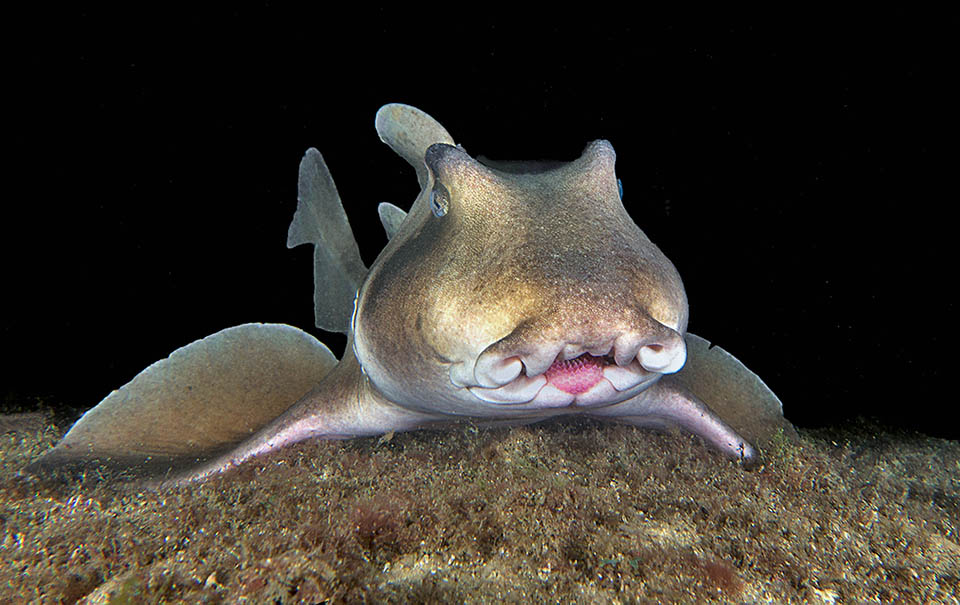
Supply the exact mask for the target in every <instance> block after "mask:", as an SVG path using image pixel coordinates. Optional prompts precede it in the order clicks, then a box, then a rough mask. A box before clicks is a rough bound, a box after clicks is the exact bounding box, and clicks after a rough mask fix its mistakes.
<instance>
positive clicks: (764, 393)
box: [671, 333, 797, 448]
mask: <svg viewBox="0 0 960 605" xmlns="http://www.w3.org/2000/svg"><path fill="white" fill-rule="evenodd" d="M685 340H686V345H687V361H686V364H685V365H684V367H683V369H682V370H680V371H679V372H677V373H676V374H673V375H672V376H671V380H672V381H674V382H676V383H679V384H680V385H682V386H683V387H685V388H686V389H688V390H689V391H690V392H692V393H693V394H694V395H696V396H697V397H698V398H700V399H701V400H702V401H704V402H705V403H706V404H707V405H708V406H709V407H710V409H711V410H712V411H713V412H714V413H716V415H717V416H719V417H720V418H721V419H722V420H723V421H724V422H725V423H726V424H728V425H729V426H730V427H732V428H733V429H734V430H736V431H737V432H738V433H739V434H740V435H741V436H743V437H744V438H745V439H747V440H748V441H750V442H751V443H753V444H755V445H758V446H760V447H761V448H762V447H764V446H765V445H766V444H767V442H768V441H769V440H770V438H771V437H773V436H774V435H776V434H777V433H782V434H783V435H784V436H786V437H791V438H796V437H797V431H796V429H795V428H794V427H793V425H792V424H791V423H790V421H789V420H787V419H786V418H785V417H784V416H783V404H782V403H781V402H780V399H779V398H778V397H777V396H776V395H775V394H774V393H773V391H772V390H770V388H769V387H768V386H767V385H766V384H764V382H763V381H762V380H761V379H760V377H759V376H757V375H756V374H754V373H753V372H752V371H750V370H749V369H748V368H747V367H746V366H745V365H743V363H741V362H740V361H739V360H738V359H737V358H736V357H734V356H733V355H731V354H730V353H728V352H727V351H725V350H723V349H722V348H720V347H718V346H716V345H711V344H710V341H708V340H705V339H703V338H700V337H699V336H697V335H696V334H690V333H688V334H687V335H686V338H685Z"/></svg>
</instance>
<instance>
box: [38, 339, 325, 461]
mask: <svg viewBox="0 0 960 605" xmlns="http://www.w3.org/2000/svg"><path fill="white" fill-rule="evenodd" d="M336 363H337V361H336V359H335V358H334V356H333V354H332V353H331V352H330V350H329V349H328V348H327V347H326V346H324V345H323V344H322V343H320V342H319V341H317V340H316V339H315V338H313V337H312V336H310V335H309V334H307V333H306V332H303V331H302V330H299V329H297V328H294V327H291V326H287V325H280V324H244V325H240V326H235V327H232V328H227V329H226V330H222V331H220V332H217V333H216V334H212V335H210V336H207V337H206V338H204V339H202V340H198V341H196V342H194V343H191V344H189V345H187V346H185V347H182V348H180V349H177V350H176V351H174V352H173V353H172V354H171V355H170V356H169V357H167V358H166V359H163V360H160V361H158V362H156V363H154V364H153V365H151V366H149V367H148V368H146V369H145V370H143V371H142V372H140V374H138V375H137V376H136V377H135V378H134V379H133V380H131V381H130V382H129V383H127V384H126V385H124V386H123V387H121V388H120V389H119V390H117V391H114V392H113V393H111V394H110V395H108V396H107V397H106V398H105V399H104V400H103V401H101V402H100V403H99V404H98V405H97V406H96V407H94V408H93V409H91V410H90V411H88V412H87V413H86V414H84V415H83V416H82V417H81V418H80V420H78V421H77V423H76V424H74V425H73V427H72V428H71V429H70V431H69V432H68V433H67V434H66V435H65V436H64V438H63V439H62V440H61V441H60V443H59V444H57V446H56V447H55V448H53V449H52V450H50V451H49V452H47V453H46V454H45V455H44V456H42V457H41V458H39V459H38V460H37V461H35V462H34V463H33V464H31V465H30V466H29V467H27V471H34V472H35V471H38V470H43V469H45V468H58V467H62V466H81V467H83V466H86V465H89V464H97V465H101V466H106V467H115V468H124V469H127V468H131V469H134V470H135V471H136V470H139V471H142V472H143V473H147V474H149V473H163V472H166V471H167V470H169V469H170V468H176V467H180V466H184V465H190V464H195V463H196V462H197V461H198V460H204V459H207V458H210V457H212V456H215V455H217V454H219V453H222V452H223V451H225V450H227V449H229V448H231V447H233V446H235V445H236V444H237V443H240V442H241V441H243V440H244V439H246V438H247V437H249V436H250V435H251V434H253V433H254V432H255V431H257V430H259V429H261V428H262V427H263V426H265V425H267V424H269V423H270V422H271V421H273V420H274V419H276V418H277V417H278V416H280V415H281V414H282V413H283V412H284V411H285V410H287V409H288V408H289V407H290V406H292V405H293V404H294V403H295V402H297V401H298V400H299V399H300V398H301V397H302V396H303V395H304V393H307V392H308V391H310V390H311V389H312V388H313V387H314V386H315V385H316V384H318V383H319V382H320V381H321V379H323V378H324V376H326V375H327V374H328V373H329V372H330V370H331V369H333V367H334V366H335V365H336Z"/></svg>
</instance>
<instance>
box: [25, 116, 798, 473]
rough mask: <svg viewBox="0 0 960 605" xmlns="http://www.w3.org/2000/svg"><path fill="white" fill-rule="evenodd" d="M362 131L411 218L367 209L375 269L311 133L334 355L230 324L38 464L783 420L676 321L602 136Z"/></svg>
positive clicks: (306, 175)
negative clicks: (398, 179)
mask: <svg viewBox="0 0 960 605" xmlns="http://www.w3.org/2000/svg"><path fill="white" fill-rule="evenodd" d="M376 125H377V130H378V132H379V134H380V137H381V139H383V140H384V142H386V143H387V144H388V145H390V146H391V147H392V148H393V149H394V150H395V151H396V152H397V153H398V154H399V155H401V156H402V157H403V158H404V159H406V160H407V161H408V162H410V164H412V165H413V166H414V168H416V170H417V176H418V179H419V181H420V185H421V188H422V190H421V193H420V196H419V197H418V198H417V200H416V201H415V202H414V203H413V206H412V207H411V209H410V212H409V214H407V213H404V212H403V211H402V210H400V209H399V208H397V207H395V206H392V205H389V204H382V205H381V207H380V216H381V219H382V221H383V224H384V226H385V228H386V230H387V234H388V236H389V237H390V241H389V243H388V245H387V246H386V248H385V249H384V250H383V251H382V252H381V254H380V256H379V257H378V258H377V260H376V261H375V262H374V264H373V266H372V267H371V268H370V269H369V270H367V269H366V267H364V265H363V262H362V261H361V259H360V255H359V251H358V248H357V244H356V241H355V239H354V237H353V233H352V231H351V229H350V226H349V224H348V223H347V219H346V215H345V213H344V211H343V207H342V205H341V202H340V199H339V196H338V194H337V191H336V188H335V187H334V185H333V181H332V179H331V178H330V175H329V173H328V171H327V168H326V166H325V164H324V162H323V159H322V158H321V156H320V154H319V153H318V152H317V151H316V150H314V149H311V150H309V151H308V152H307V154H306V156H305V157H304V160H303V162H302V163H301V166H300V183H299V205H298V208H297V212H296V214H295V216H294V221H293V223H292V224H291V226H290V232H289V236H288V242H287V243H288V246H291V247H292V246H295V245H299V244H302V243H312V244H315V246H316V248H315V250H316V253H315V272H316V275H315V279H316V293H315V303H316V321H317V325H318V327H322V328H324V329H328V330H335V331H341V332H344V333H346V334H347V336H348V343H347V348H346V352H345V354H344V357H343V359H341V360H340V361H339V362H338V361H337V360H336V359H335V358H334V357H333V355H332V354H331V353H330V351H329V350H328V349H327V348H326V347H325V346H323V345H322V344H321V343H319V342H318V341H316V340H315V339H314V338H313V337H311V336H310V335H308V334H306V333H305V332H303V331H301V330H298V329H297V328H293V327H290V326H283V325H276V324H273V325H271V324H245V325H242V326H237V327H234V328H229V329H227V330H223V331H221V332H218V333H216V334H213V335H211V336H208V337H207V338H205V339H203V340H200V341H197V342H195V343H193V344H190V345H188V346H186V347H183V348H182V349H179V350H178V351H176V352H174V353H173V354H172V355H171V356H170V357H169V358H168V359H165V360H162V361H159V362H157V363H155V364H153V365H152V366H150V367H149V368H147V369H146V370H144V371H143V372H142V373H141V374H140V375H138V376H137V377H136V378H134V380H133V381H131V382H130V383H129V384H127V385H125V386H124V387H122V388H121V389H120V390H118V391H115V392H114V393H112V394H111V395H110V396H108V397H107V398H106V399H104V400H103V401H102V402H101V403H100V404H99V405H97V406H96V407H94V408H93V409H91V410H90V411H89V412H87V414H85V415H84V416H83V417H82V418H81V419H80V420H79V421H78V422H77V423H76V424H75V425H74V427H73V428H72V429H71V430H70V431H69V432H68V433H67V435H66V436H64V438H63V440H62V441H61V442H60V443H59V444H58V445H57V446H56V447H55V448H54V449H53V450H51V451H50V452H48V453H47V454H45V455H44V456H43V457H42V458H40V459H39V460H38V461H37V462H35V463H34V464H33V465H32V467H31V468H32V469H38V468H50V467H59V466H61V465H64V464H68V465H72V464H81V465H86V464H91V463H94V464H104V465H109V466H115V467H116V466H120V467H129V468H131V469H137V470H139V471H141V472H143V473H146V474H148V475H151V476H159V477H163V478H165V480H166V481H167V482H168V483H176V482H183V481H190V480H197V479H201V478H204V477H208V476H210V475H212V474H215V473H219V472H222V471H224V470H227V469H229V468H231V467H233V466H236V465H238V464H240V463H242V462H243V461H245V460H248V459H250V458H252V457H254V456H258V455H261V454H264V453H267V452H270V451H273V450H276V449H278V448H281V447H283V446H285V445H288V444H290V443H294V442H297V441H301V440H303V439H308V438H327V439H340V438H349V437H355V436H362V435H379V434H384V433H389V432H391V431H401V430H410V429H416V428H421V427H427V426H435V425H437V424H445V423H450V422H455V421H458V420H470V421H476V422H507V423H527V422H534V421H538V420H542V419H546V418H551V417H554V416H559V415H565V414H588V415H591V416H595V417H602V418H610V419H617V420H621V421H625V422H629V423H632V424H636V425H641V426H652V427H664V426H674V425H675V426H680V427H683V428H685V429H687V430H689V431H691V432H693V433H696V434H697V435H700V436H701V437H702V438H703V439H704V440H705V441H707V442H708V443H710V444H711V445H713V446H714V447H716V448H717V449H719V450H721V451H722V452H724V453H726V454H728V455H729V456H731V457H733V458H737V459H740V460H743V461H745V462H751V461H753V460H755V459H756V457H757V451H756V450H755V448H754V446H753V445H752V444H751V442H754V443H756V442H757V441H759V440H763V439H765V438H767V437H769V436H770V435H772V434H773V433H774V432H775V431H777V430H778V429H781V430H785V431H788V432H792V431H793V429H792V427H791V426H790V424H789V422H787V421H786V420H785V419H784V418H783V415H782V407H781V405H780V402H779V400H778V399H777V398H776V396H775V395H774V394H773V393H772V392H770V390H769V389H767V387H766V386H765V385H764V384H763V382H762V381H761V380H760V379H759V378H757V377H756V376H755V375H754V374H753V373H752V372H750V371H749V370H748V369H746V368H745V367H744V366H743V365H742V364H740V363H739V362H738V361H737V360H736V359H735V358H733V357H732V356H730V355H729V354H727V353H726V352H724V351H723V350H722V349H719V348H717V347H714V348H710V346H709V343H708V342H707V341H705V340H703V339H701V338H698V337H696V336H694V335H692V334H687V333H686V326H687V300H686V294H685V292H684V289H683V285H682V283H681V281H680V277H679V275H678V274H677V272H676V270H675V268H674V267H673V265H672V264H671V263H670V261H669V260H667V258H666V257H665V256H664V255H663V254H662V253H661V252H660V250H659V249H658V248H657V247H656V246H655V245H654V244H653V243H651V242H650V240H649V239H647V237H646V236H645V235H644V234H643V232H642V231H640V229H639V228H638V227H637V226H636V224H635V223H634V222H633V220H632V219H631V218H630V217H629V216H628V215H627V213H626V211H625V210H624V208H623V205H622V203H621V200H620V191H619V187H618V180H617V178H616V176H615V174H614V153H613V149H612V147H611V146H610V144H609V143H607V142H606V141H597V142H594V143H591V144H590V145H589V146H588V147H587V148H586V150H585V151H584V153H583V155H582V156H581V157H580V158H579V159H577V160H575V161H573V162H570V163H567V164H557V165H545V164H536V165H535V164H529V165H520V164H509V165H508V164H503V165H499V167H494V165H493V164H490V165H487V164H482V163H480V162H478V161H476V160H474V159H473V158H471V157H470V156H469V155H467V154H466V152H464V151H463V150H462V149H461V148H459V147H457V146H455V145H454V143H453V139H452V138H451V137H450V135H449V134H448V133H447V132H446V130H444V129H443V127H442V126H440V124H438V123H437V122H436V121H434V120H433V119H432V118H431V117H429V116H427V115H426V114H424V113H423V112H421V111H419V110H417V109H414V108H412V107H409V106H405V105H397V104H394V105H387V106H384V107H383V108H382V109H381V110H380V111H379V112H378V114H377V122H376ZM705 402H706V403H705Z"/></svg>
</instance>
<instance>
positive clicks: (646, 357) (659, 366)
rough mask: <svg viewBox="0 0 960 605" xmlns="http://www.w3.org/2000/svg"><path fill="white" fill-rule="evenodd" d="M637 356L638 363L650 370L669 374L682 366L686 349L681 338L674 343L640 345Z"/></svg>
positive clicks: (685, 358)
mask: <svg viewBox="0 0 960 605" xmlns="http://www.w3.org/2000/svg"><path fill="white" fill-rule="evenodd" d="M637 358H638V359H639V360H640V365H642V366H643V367H644V369H646V370H648V371H650V372H659V373H661V374H670V373H672V372H676V371H677V370H679V369H680V368H682V367H683V364H684V363H685V362H686V360H687V350H686V347H685V346H684V344H683V341H682V340H679V339H678V340H677V341H676V342H675V343H669V344H661V343H654V344H648V345H644V346H642V347H640V351H639V353H637Z"/></svg>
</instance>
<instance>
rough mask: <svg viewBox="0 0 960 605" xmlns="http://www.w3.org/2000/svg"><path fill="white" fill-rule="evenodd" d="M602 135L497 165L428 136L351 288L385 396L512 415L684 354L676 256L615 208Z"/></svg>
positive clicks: (617, 392)
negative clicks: (546, 155) (396, 217)
mask: <svg viewBox="0 0 960 605" xmlns="http://www.w3.org/2000/svg"><path fill="white" fill-rule="evenodd" d="M614 160H615V154H614V151H613V148H612V147H611V145H610V144H609V143H608V142H606V141H596V142H594V143H591V144H590V145H588V146H587V148H586V149H585V150H584V152H583V154H582V155H581V157H580V158H579V159H577V160H574V161H573V162H569V163H566V164H554V165H546V164H540V165H525V166H517V165H512V166H506V165H505V166H502V167H500V168H494V167H492V165H487V164H484V163H481V162H479V161H477V160H475V159H473V158H472V157H470V156H469V155H468V154H467V153H466V152H464V151H463V150H462V149H461V148H459V147H456V146H454V145H451V144H446V143H435V144H432V145H430V146H429V147H428V148H426V151H425V153H424V154H423V164H424V165H425V167H426V170H425V171H422V172H421V184H422V185H423V190H422V192H421V194H420V196H419V197H418V198H417V200H416V202H415V203H414V205H413V207H412V208H411V210H410V213H409V215H408V216H407V217H406V219H405V220H404V221H403V223H402V226H401V227H400V229H399V231H398V232H397V233H396V234H395V236H394V237H393V238H392V239H391V241H390V242H389V244H388V245H387V247H386V248H385V249H384V251H383V253H382V254H381V255H380V257H379V258H378V259H377V261H376V262H375V263H374V266H373V267H372V268H371V270H370V273H369V274H368V276H367V279H366V281H365V283H364V284H363V286H362V288H361V289H360V291H359V293H358V295H357V301H356V308H355V311H354V319H353V330H354V349H355V352H356V355H357V358H358V359H359V361H360V363H361V364H362V366H363V369H364V372H365V373H366V375H367V376H368V378H369V379H370V381H371V382H372V383H373V385H374V386H375V387H376V388H377V389H378V390H379V391H381V392H382V393H383V394H384V395H385V396H386V397H387V398H389V399H390V400H391V401H393V402H395V403H397V404H399V405H401V406H403V407H407V408H410V409H416V410H421V411H425V412H443V413H452V414H469V415H474V416H485V415H496V416H499V417H502V416H504V415H509V414H511V413H512V412H511V411H515V412H516V414H517V415H519V416H535V415H541V414H542V415H550V414H554V413H561V412H565V411H572V410H571V409H570V408H571V407H573V408H581V409H582V408H588V407H596V406H604V405H610V404H613V403H617V402H620V401H624V400H626V399H628V398H630V397H633V396H635V395H636V394H637V393H639V392H640V391H642V390H644V389H645V388H647V387H649V386H650V385H652V384H653V383H654V381H656V380H657V379H658V378H659V377H660V376H661V375H663V374H665V373H672V372H676V371H677V370H679V369H680V368H681V367H682V366H683V364H684V361H685V359H686V351H685V346H684V339H683V335H684V332H685V331H686V325H687V299H686V295H685V293H684V289H683V285H682V283H681V281H680V277H679V275H678V274H677V271H676V269H675V268H674V267H673V265H672V264H671V263H670V261H669V260H668V259H667V258H666V257H665V256H664V255H663V253H662V252H661V251H660V250H659V249H658V248H657V247H656V246H655V245H654V244H653V243H652V242H651V241H650V240H649V239H648V238H647V237H646V236H645V235H644V234H643V232H642V231H641V230H640V229H639V228H638V227H637V225H636V224H635V223H634V222H633V220H632V219H631V218H630V216H629V215H628V214H627V213H626V211H625V210H624V208H623V204H622V202H621V199H620V187H619V182H618V180H617V177H616V175H615V173H614Z"/></svg>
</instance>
